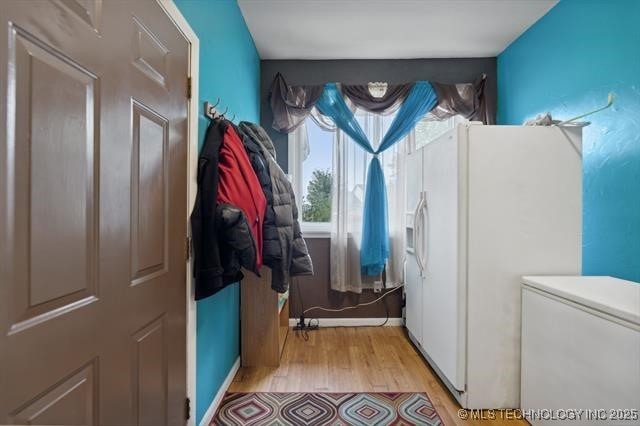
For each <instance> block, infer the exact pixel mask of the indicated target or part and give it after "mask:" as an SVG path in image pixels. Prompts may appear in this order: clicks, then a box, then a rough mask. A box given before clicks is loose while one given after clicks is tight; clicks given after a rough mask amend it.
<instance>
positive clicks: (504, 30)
mask: <svg viewBox="0 0 640 426" xmlns="http://www.w3.org/2000/svg"><path fill="white" fill-rule="evenodd" d="M557 2H558V0H238V3H239V5H240V9H241V10H242V14H243V15H244V19H245V21H246V22H247V25H248V27H249V31H251V35H252V36H253V39H254V41H255V43H256V47H257V48H258V52H259V54H260V57H261V58H262V59H395V58H456V57H457V58H466V57H491V56H496V55H498V54H499V53H500V52H502V51H503V50H504V48H505V47H507V46H508V45H509V43H511V42H512V41H513V40H515V39H516V38H517V37H518V36H519V35H520V34H522V33H523V32H524V31H525V30H526V29H527V28H529V27H530V26H531V25H532V24H533V23H534V22H536V21H537V20H538V19H539V18H540V17H541V16H543V15H544V14H545V13H547V11H548V10H549V9H551V8H552V7H553V6H554V5H555V4H556V3H557Z"/></svg>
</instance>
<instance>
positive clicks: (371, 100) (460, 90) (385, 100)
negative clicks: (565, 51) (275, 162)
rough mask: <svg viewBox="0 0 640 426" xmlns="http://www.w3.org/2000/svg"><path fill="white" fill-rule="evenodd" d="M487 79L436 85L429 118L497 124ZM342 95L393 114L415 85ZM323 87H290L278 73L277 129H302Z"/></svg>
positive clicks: (274, 88)
mask: <svg viewBox="0 0 640 426" xmlns="http://www.w3.org/2000/svg"><path fill="white" fill-rule="evenodd" d="M485 83H486V76H485V75H482V76H480V77H479V78H478V79H477V80H476V81H474V82H473V83H460V84H442V83H435V82H432V83H431V84H432V86H433V88H434V89H435V91H436V93H437V95H438V104H437V105H436V107H435V108H433V109H432V110H431V111H430V112H429V114H428V115H427V119H431V120H446V119H448V118H449V117H452V116H454V115H461V116H463V117H465V118H467V119H469V120H474V121H482V122H483V123H485V124H494V123H495V111H492V110H491V109H490V107H489V103H488V102H487V99H486V94H485ZM339 87H340V91H341V93H342V95H343V96H344V97H345V98H346V99H347V100H348V101H350V102H351V103H352V104H353V105H355V106H356V107H358V108H362V109H364V110H366V111H369V112H373V113H378V114H382V113H390V112H392V111H394V110H395V109H397V108H398V106H399V105H400V104H402V102H403V101H404V99H405V98H406V96H407V94H408V93H409V91H410V90H411V88H412V87H413V83H406V84H389V85H388V86H387V89H386V91H385V93H384V95H383V96H381V97H375V96H373V95H372V94H371V92H370V91H369V86H368V85H367V84H342V85H340V86H339ZM323 90H324V86H322V85H299V86H289V85H288V84H287V83H286V81H285V79H284V77H283V76H282V74H280V73H278V74H276V76H275V78H274V80H273V83H272V84H271V88H270V91H269V103H270V105H271V110H272V112H273V128H274V129H276V130H278V131H279V132H283V133H290V132H292V131H293V130H295V129H296V128H297V127H298V126H300V125H301V124H302V123H303V122H304V120H305V118H307V116H308V115H309V114H310V113H311V110H312V109H313V107H314V106H315V104H316V102H317V101H318V99H319V98H320V96H321V95H322V91H323Z"/></svg>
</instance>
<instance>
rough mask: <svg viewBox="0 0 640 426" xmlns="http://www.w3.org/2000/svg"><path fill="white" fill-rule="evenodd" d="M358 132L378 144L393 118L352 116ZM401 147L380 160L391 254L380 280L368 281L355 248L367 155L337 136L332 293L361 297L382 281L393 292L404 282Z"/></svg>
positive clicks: (404, 149)
mask: <svg viewBox="0 0 640 426" xmlns="http://www.w3.org/2000/svg"><path fill="white" fill-rule="evenodd" d="M356 116H357V118H358V121H359V122H360V126H361V127H362V129H363V130H364V131H365V133H366V134H367V137H368V138H369V140H371V141H372V142H373V141H375V142H373V143H374V144H375V143H378V142H379V141H380V139H381V137H382V135H384V134H385V132H386V130H387V128H388V127H389V125H390V124H391V121H392V119H393V115H389V116H380V115H377V114H372V113H367V112H361V111H359V112H358V113H357V115H356ZM406 152H407V143H406V141H401V142H399V143H398V144H396V145H395V146H394V147H393V148H391V149H389V150H387V151H385V152H384V153H383V154H380V155H379V158H380V161H381V163H382V165H383V170H384V175H385V180H386V185H387V198H388V201H389V204H388V206H389V237H390V240H391V241H390V243H391V244H390V247H391V252H390V256H389V260H388V261H387V266H386V268H385V273H384V274H385V276H384V280H383V277H382V276H380V277H367V276H362V275H361V273H360V243H361V240H362V213H363V210H362V208H363V205H364V186H365V181H366V176H367V165H368V164H369V160H370V156H371V154H368V153H367V152H365V151H364V150H363V149H362V148H360V147H359V146H358V145H356V144H355V143H354V142H353V141H352V140H350V139H349V137H348V136H346V135H345V134H344V133H342V132H341V131H339V130H338V134H337V138H336V142H335V143H334V147H333V185H332V203H331V259H330V264H331V288H332V289H333V290H336V291H341V292H345V291H350V292H354V293H361V292H362V290H363V289H366V288H374V287H375V286H376V284H377V283H376V282H377V281H378V282H380V284H379V285H381V282H382V281H384V282H385V284H386V287H387V288H388V287H395V286H397V285H399V284H401V283H402V281H403V276H402V274H403V263H404V238H405V223H404V221H405V214H404V210H405V202H404V192H405V191H404V184H405V176H404V172H405V169H406V168H405V159H406Z"/></svg>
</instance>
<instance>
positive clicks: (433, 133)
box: [414, 117, 455, 149]
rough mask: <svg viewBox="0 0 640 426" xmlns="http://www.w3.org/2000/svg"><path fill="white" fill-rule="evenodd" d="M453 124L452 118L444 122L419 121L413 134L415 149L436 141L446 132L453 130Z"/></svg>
mask: <svg viewBox="0 0 640 426" xmlns="http://www.w3.org/2000/svg"><path fill="white" fill-rule="evenodd" d="M454 124H455V121H454V117H451V118H450V119H448V120H444V121H428V120H421V121H420V122H418V124H416V127H415V130H414V132H415V133H414V134H415V141H416V149H419V148H421V147H423V146H425V145H426V144H428V143H429V142H431V141H433V140H435V139H437V138H438V137H439V136H441V135H442V134H444V133H445V132H446V131H447V130H449V129H453V127H454Z"/></svg>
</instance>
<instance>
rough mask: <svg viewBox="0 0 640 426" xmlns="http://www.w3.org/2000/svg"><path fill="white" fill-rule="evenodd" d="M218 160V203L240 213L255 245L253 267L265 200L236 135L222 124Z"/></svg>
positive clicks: (258, 264) (259, 246)
mask: <svg viewBox="0 0 640 426" xmlns="http://www.w3.org/2000/svg"><path fill="white" fill-rule="evenodd" d="M226 127H227V128H226V130H225V133H224V137H223V141H222V146H221V147H220V160H219V163H218V170H219V172H218V173H219V183H218V203H227V204H232V205H234V206H236V207H238V208H240V210H242V211H243V212H244V215H245V216H246V218H247V223H248V224H249V227H250V228H251V233H252V234H253V238H254V241H255V244H256V267H257V268H258V270H259V269H260V267H261V266H262V223H263V220H264V212H265V209H266V207H267V200H266V198H265V196H264V193H263V192H262V186H261V185H260V181H258V178H257V176H256V174H255V172H254V171H253V168H252V167H251V163H250V162H249V157H248V156H247V153H246V151H245V150H244V145H243V144H242V141H241V140H240V137H239V136H238V134H237V133H236V131H235V130H234V129H233V127H232V126H229V125H228V126H226Z"/></svg>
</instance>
